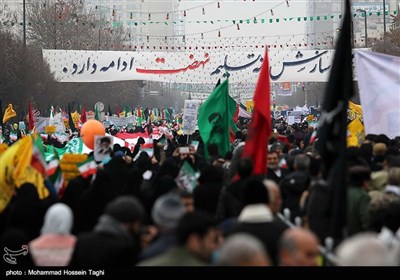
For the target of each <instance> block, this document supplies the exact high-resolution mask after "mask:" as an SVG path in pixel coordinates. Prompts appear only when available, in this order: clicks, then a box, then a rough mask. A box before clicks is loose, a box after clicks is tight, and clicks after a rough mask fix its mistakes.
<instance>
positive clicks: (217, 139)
mask: <svg viewBox="0 0 400 280" xmlns="http://www.w3.org/2000/svg"><path fill="white" fill-rule="evenodd" d="M228 88H229V86H228V80H225V81H224V82H222V83H221V84H220V85H218V86H217V87H216V88H215V89H214V91H213V92H212V93H211V94H210V96H209V97H208V98H207V100H206V101H205V102H204V103H203V104H202V105H201V106H200V108H199V119H198V122H197V123H198V126H199V131H200V136H201V138H202V139H203V142H204V147H205V149H204V150H205V153H204V154H205V158H206V159H209V155H208V149H207V146H208V145H209V144H211V143H215V144H217V145H218V152H219V155H220V156H222V157H223V156H225V154H226V153H227V152H229V149H230V134H229V130H230V128H231V127H232V119H233V116H234V114H235V111H236V102H235V101H234V100H233V99H232V97H230V96H229V93H228Z"/></svg>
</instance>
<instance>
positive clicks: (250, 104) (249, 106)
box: [246, 100, 254, 112]
mask: <svg viewBox="0 0 400 280" xmlns="http://www.w3.org/2000/svg"><path fill="white" fill-rule="evenodd" d="M253 109H254V101H253V100H246V110H247V111H248V112H253Z"/></svg>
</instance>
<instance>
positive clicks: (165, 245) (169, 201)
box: [139, 193, 185, 260]
mask: <svg viewBox="0 0 400 280" xmlns="http://www.w3.org/2000/svg"><path fill="white" fill-rule="evenodd" d="M184 213H185V209H184V207H183V205H182V203H181V200H180V197H179V196H178V195H177V194H175V193H167V194H165V195H163V196H160V197H159V198H158V199H157V200H156V202H155V203H154V206H153V209H152V211H151V216H152V218H153V221H154V222H155V224H156V226H157V228H158V231H159V234H158V236H157V237H156V239H155V240H153V242H152V243H151V244H150V245H149V247H147V248H145V249H144V250H143V251H142V253H141V254H140V256H139V259H140V260H145V259H149V258H152V257H155V256H158V255H160V254H162V253H164V252H165V251H166V250H167V249H169V248H170V247H172V246H174V245H175V244H176V237H175V228H176V226H177V224H178V221H179V219H180V218H181V217H182V216H183V214H184Z"/></svg>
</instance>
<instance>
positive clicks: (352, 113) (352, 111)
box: [347, 101, 363, 121]
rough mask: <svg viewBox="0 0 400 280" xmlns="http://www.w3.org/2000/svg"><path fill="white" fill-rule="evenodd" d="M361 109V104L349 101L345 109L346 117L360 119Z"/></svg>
mask: <svg viewBox="0 0 400 280" xmlns="http://www.w3.org/2000/svg"><path fill="white" fill-rule="evenodd" d="M362 116H363V114H362V109H361V105H358V104H355V103H353V102H351V101H349V107H348V109H347V118H348V119H349V120H351V121H352V120H354V119H360V118H361V119H362Z"/></svg>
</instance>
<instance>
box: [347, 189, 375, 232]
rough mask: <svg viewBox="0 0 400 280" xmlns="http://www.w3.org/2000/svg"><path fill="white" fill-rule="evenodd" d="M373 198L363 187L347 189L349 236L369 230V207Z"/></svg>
mask: <svg viewBox="0 0 400 280" xmlns="http://www.w3.org/2000/svg"><path fill="white" fill-rule="evenodd" d="M370 200H371V198H370V196H369V195H368V193H367V192H366V191H365V190H364V189H362V188H361V187H353V186H349V187H348V189H347V231H348V234H349V236H351V235H354V234H356V233H358V232H361V231H366V230H368V227H369V215H368V206H369V202H370Z"/></svg>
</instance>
